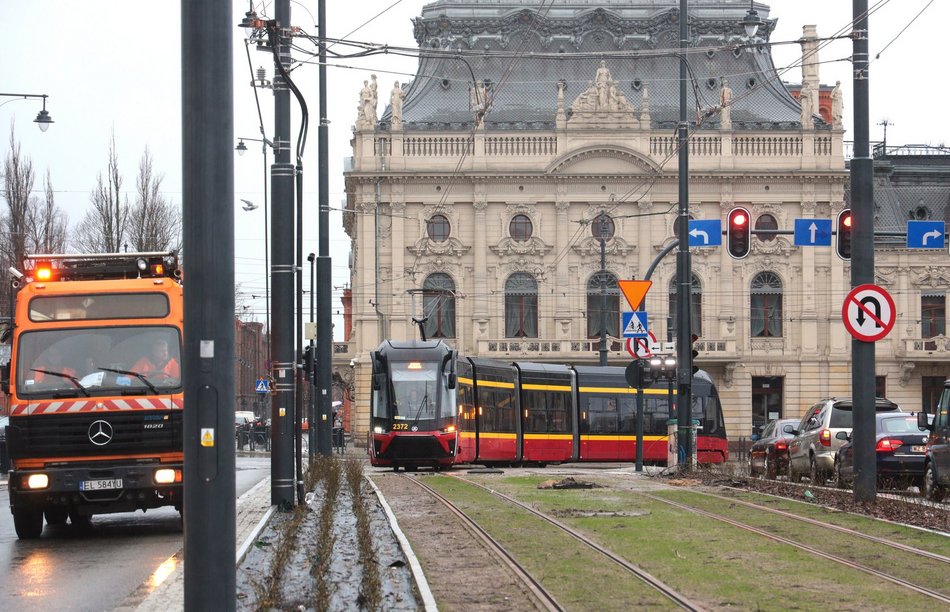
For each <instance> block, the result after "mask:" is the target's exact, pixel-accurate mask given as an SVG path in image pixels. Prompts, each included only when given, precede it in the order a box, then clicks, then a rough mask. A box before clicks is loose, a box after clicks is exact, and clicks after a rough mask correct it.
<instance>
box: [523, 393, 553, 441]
mask: <svg viewBox="0 0 950 612" xmlns="http://www.w3.org/2000/svg"><path fill="white" fill-rule="evenodd" d="M522 401H523V407H524V411H525V430H526V431H530V432H535V433H543V432H546V431H547V430H548V419H547V410H546V408H547V407H546V406H545V402H544V394H543V393H542V392H540V391H525V392H524V395H523V396H522Z"/></svg>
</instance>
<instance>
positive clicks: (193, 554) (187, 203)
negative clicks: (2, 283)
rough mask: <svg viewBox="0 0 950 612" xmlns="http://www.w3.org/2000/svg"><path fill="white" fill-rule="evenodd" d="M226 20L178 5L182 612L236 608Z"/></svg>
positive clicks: (220, 6) (230, 98)
mask: <svg viewBox="0 0 950 612" xmlns="http://www.w3.org/2000/svg"><path fill="white" fill-rule="evenodd" d="M231 17H232V4H231V2H230V1H228V2H222V1H221V0H218V1H209V2H183V3H182V6H181V56H182V87H181V94H182V96H181V111H182V137H181V140H182V213H183V214H182V218H183V221H184V223H183V239H184V248H185V252H186V253H188V282H187V283H186V284H185V288H184V325H185V330H186V331H187V333H186V334H185V337H184V358H183V365H184V367H183V368H182V374H183V382H184V390H185V409H184V452H185V463H184V475H183V480H184V482H183V486H184V507H186V508H188V511H187V512H186V513H185V514H184V518H183V520H184V527H185V529H184V532H185V535H184V545H185V560H186V561H185V586H184V609H185V610H226V611H230V610H234V609H235V606H236V602H237V600H236V598H235V593H236V586H235V583H236V577H235V574H236V571H235V565H234V538H235V535H236V529H235V518H234V512H235V499H234V498H235V476H234V464H235V457H234V429H233V427H234V425H233V423H234V421H233V415H234V407H233V401H234V397H235V395H234V266H232V265H230V262H233V261H234V210H233V208H234V157H233V153H232V146H233V143H234V110H233V109H234V92H233V83H234V77H233V64H232V49H233V47H234V42H233V38H232V32H233V30H232V29H231V27H232V26H231V25H230V23H231ZM221 262H227V263H228V265H224V266H222V265H220V263H221Z"/></svg>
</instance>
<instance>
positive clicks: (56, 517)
mask: <svg viewBox="0 0 950 612" xmlns="http://www.w3.org/2000/svg"><path fill="white" fill-rule="evenodd" d="M44 514H45V515H46V523H47V524H49V525H65V524H66V519H67V518H68V517H69V511H68V510H66V508H50V509H49V510H46V511H45V512H44Z"/></svg>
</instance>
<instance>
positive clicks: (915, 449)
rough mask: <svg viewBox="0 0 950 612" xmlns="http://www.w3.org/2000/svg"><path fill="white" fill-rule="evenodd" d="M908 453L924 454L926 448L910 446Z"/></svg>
mask: <svg viewBox="0 0 950 612" xmlns="http://www.w3.org/2000/svg"><path fill="white" fill-rule="evenodd" d="M910 452H912V453H926V452H927V447H926V446H911V447H910Z"/></svg>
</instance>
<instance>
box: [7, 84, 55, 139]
mask: <svg viewBox="0 0 950 612" xmlns="http://www.w3.org/2000/svg"><path fill="white" fill-rule="evenodd" d="M0 96H2V97H4V98H19V99H21V100H28V99H30V98H42V99H43V110H41V111H40V112H38V113H36V119H34V120H33V123H35V124H36V125H37V127H39V128H40V131H41V132H45V131H46V130H48V129H49V126H50V124H51V123H55V122H54V121H53V120H52V118H50V116H49V112H48V111H47V110H46V98H47V97H49V96H47V95H46V94H16V93H0ZM12 101H13V100H9V101H8V102H12ZM8 102H4V104H7V103H8Z"/></svg>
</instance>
